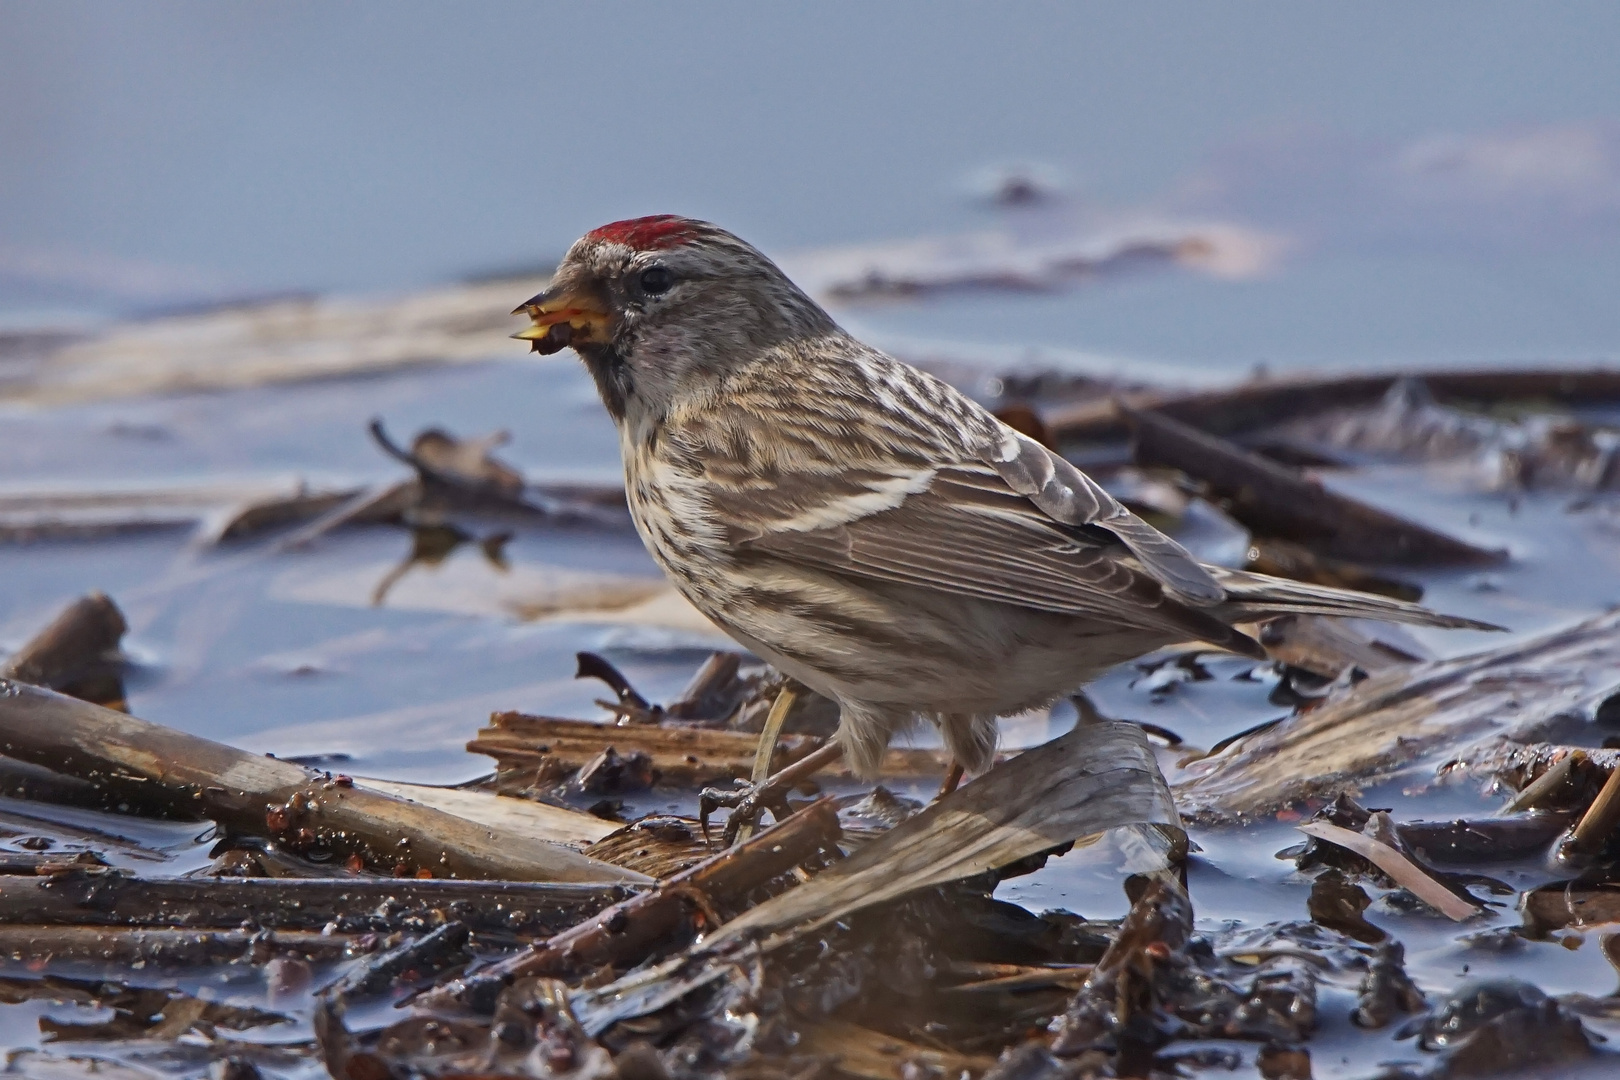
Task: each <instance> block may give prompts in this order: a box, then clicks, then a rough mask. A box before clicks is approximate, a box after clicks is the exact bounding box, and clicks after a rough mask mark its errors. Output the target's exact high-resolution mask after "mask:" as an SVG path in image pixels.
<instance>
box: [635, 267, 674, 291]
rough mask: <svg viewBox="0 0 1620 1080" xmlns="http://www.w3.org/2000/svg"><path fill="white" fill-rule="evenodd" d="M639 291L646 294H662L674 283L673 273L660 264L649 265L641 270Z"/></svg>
mask: <svg viewBox="0 0 1620 1080" xmlns="http://www.w3.org/2000/svg"><path fill="white" fill-rule="evenodd" d="M640 282H641V291H642V292H644V293H646V294H647V295H648V296H662V295H663V294H664V293H667V292H669V287H670V286H671V285H673V284H675V275H674V274H671V273H670V272H669V271H668V270H666V269H665V268H664V267H662V266H649V267H647V269H645V270H643V271H642V272H641V278H640Z"/></svg>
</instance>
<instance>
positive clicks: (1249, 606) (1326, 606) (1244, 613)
mask: <svg viewBox="0 0 1620 1080" xmlns="http://www.w3.org/2000/svg"><path fill="white" fill-rule="evenodd" d="M1210 571H1211V572H1212V573H1213V574H1214V575H1215V580H1217V581H1219V582H1220V583H1221V587H1222V588H1224V589H1225V590H1226V602H1225V603H1223V604H1221V605H1220V606H1219V607H1217V608H1215V609H1214V610H1215V611H1216V612H1218V613H1219V615H1220V617H1221V618H1222V619H1225V620H1229V621H1231V622H1252V621H1255V620H1258V619H1267V618H1271V617H1272V616H1275V615H1339V616H1344V617H1346V618H1357V619H1383V620H1385V621H1387V622H1402V623H1412V624H1414V625H1417V626H1440V627H1445V628H1447V629H1452V630H1503V629H1506V628H1505V627H1501V626H1497V625H1496V624H1494V623H1488V622H1481V621H1479V620H1478V619H1465V618H1463V617H1462V616H1460V615H1444V614H1441V613H1440V612H1438V611H1430V610H1429V609H1428V608H1426V607H1424V606H1422V605H1421V604H1413V603H1409V602H1408V601H1405V600H1395V599H1392V598H1390V597H1388V596H1377V595H1374V594H1372V593H1364V592H1355V591H1353V590H1351V589H1335V588H1333V587H1332V586H1330V585H1310V584H1307V583H1305V582H1303V581H1290V580H1288V579H1287V578H1278V577H1271V576H1270V575H1267V574H1251V573H1249V572H1247V571H1244V570H1227V569H1222V568H1217V567H1210Z"/></svg>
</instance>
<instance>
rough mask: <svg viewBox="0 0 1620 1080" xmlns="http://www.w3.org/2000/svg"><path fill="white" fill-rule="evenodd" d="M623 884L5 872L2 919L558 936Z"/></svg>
mask: <svg viewBox="0 0 1620 1080" xmlns="http://www.w3.org/2000/svg"><path fill="white" fill-rule="evenodd" d="M627 895H629V894H628V890H626V889H624V888H623V887H620V886H600V885H571V884H555V883H549V882H516V881H445V880H440V879H417V878H404V879H400V880H395V879H391V878H354V877H347V878H165V879H159V880H146V879H143V878H131V877H126V876H124V875H123V874H120V873H115V872H106V871H103V872H99V873H97V872H91V871H88V870H85V871H78V870H75V871H72V872H68V873H56V874H53V875H51V876H49V877H23V876H20V875H7V876H0V924H9V923H24V924H32V925H36V926H91V925H93V926H115V927H151V928H159V927H184V928H190V929H209V928H229V929H235V928H238V927H240V926H242V924H243V923H244V922H245V923H248V924H249V925H251V926H253V927H255V928H258V929H264V930H276V931H282V930H309V931H319V930H323V929H325V928H326V927H327V926H328V925H331V926H333V927H334V928H335V930H336V931H338V932H340V933H352V934H364V933H386V932H389V931H392V930H396V929H398V928H399V924H400V922H401V921H402V920H406V919H414V920H423V921H425V922H427V923H429V924H430V925H431V924H432V923H433V922H436V921H443V920H444V919H445V918H446V917H447V915H446V913H450V915H449V917H454V918H456V919H459V920H460V921H462V922H464V923H466V924H467V926H468V927H469V928H471V929H472V930H473V931H475V932H478V933H491V934H512V935H516V936H519V937H537V936H544V935H549V934H555V933H557V932H558V931H560V930H563V929H566V928H567V927H570V926H573V925H575V924H576V923H578V922H579V921H580V920H582V919H586V918H589V917H590V916H592V915H594V914H596V913H597V912H598V911H601V910H602V909H603V908H605V907H607V906H608V905H610V904H614V903H618V902H619V901H621V900H623V899H625V898H626V896H627Z"/></svg>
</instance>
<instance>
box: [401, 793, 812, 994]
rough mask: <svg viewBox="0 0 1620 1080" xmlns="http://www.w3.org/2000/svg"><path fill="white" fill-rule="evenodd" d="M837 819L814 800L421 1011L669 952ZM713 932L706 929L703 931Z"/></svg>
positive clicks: (779, 870) (804, 851)
mask: <svg viewBox="0 0 1620 1080" xmlns="http://www.w3.org/2000/svg"><path fill="white" fill-rule="evenodd" d="M838 832H839V829H838V811H837V810H836V809H835V808H834V806H833V801H832V800H831V799H822V800H820V801H819V802H816V803H814V804H812V805H810V806H808V807H806V808H805V809H803V810H801V811H799V812H798V813H796V814H794V815H793V816H792V817H790V818H788V819H787V820H786V821H782V822H778V823H776V824H775V825H772V826H771V827H770V828H769V829H766V830H765V831H764V832H762V833H760V834H759V835H758V836H756V837H754V838H753V839H751V840H749V841H748V842H747V843H746V844H742V845H739V846H738V847H734V848H727V849H726V850H725V851H722V852H721V853H720V854H718V855H715V856H713V857H712V858H709V859H705V860H704V861H703V862H701V863H699V864H698V865H696V866H694V867H692V868H691V869H690V870H686V871H684V872H682V873H679V874H676V875H675V876H674V877H672V878H669V879H668V880H667V881H662V882H660V883H659V884H658V886H657V887H656V888H654V889H651V890H649V891H647V892H644V893H642V894H641V895H639V896H635V897H632V898H631V899H629V900H626V901H624V902H623V903H620V904H615V905H614V906H612V907H610V908H608V909H606V910H605V911H602V912H600V913H599V914H597V915H595V916H594V917H592V918H590V919H587V920H586V921H584V922H582V923H580V924H579V925H577V926H574V927H572V928H570V929H568V930H565V931H563V932H562V933H560V934H558V935H556V936H555V937H553V938H551V940H549V941H547V942H545V943H544V944H543V945H538V946H536V947H535V948H534V949H532V950H530V951H529V952H525V953H521V954H519V955H517V956H512V957H508V958H506V959H504V960H501V961H498V962H496V963H494V964H491V965H490V966H489V967H487V968H485V969H484V970H482V971H480V972H479V973H478V974H477V975H475V976H472V977H470V978H468V979H463V980H458V981H457V982H456V983H451V984H449V985H448V986H446V987H443V988H441V989H440V990H438V991H435V992H434V993H433V994H432V995H429V996H428V999H426V1000H424V1004H427V1005H431V1004H432V1003H433V1001H434V1000H435V999H436V1000H437V1001H438V1003H439V1004H441V1005H443V1004H449V1001H450V1000H451V999H459V1000H461V1001H463V1002H479V1001H484V1000H485V999H486V995H488V996H490V997H492V996H493V994H492V993H491V991H498V989H499V988H500V987H504V986H507V985H509V984H510V983H512V982H513V981H514V980H516V979H520V978H527V977H529V976H562V975H566V974H570V973H577V972H579V971H582V970H585V969H588V968H594V967H600V966H602V965H605V964H612V965H614V966H615V967H620V968H623V967H628V966H631V965H634V964H637V963H639V962H641V961H642V960H644V959H646V957H647V956H648V955H649V954H650V953H651V952H652V951H653V950H654V949H656V948H658V947H659V946H661V945H665V944H669V943H670V942H671V941H672V939H673V938H674V937H675V936H676V935H677V933H678V932H679V931H680V930H681V929H682V927H683V925H684V924H688V923H690V922H691V921H693V920H694V919H695V921H696V923H697V926H698V927H699V928H702V927H704V926H705V924H708V923H710V922H712V920H713V919H714V917H715V916H714V910H715V909H716V908H720V907H727V906H731V905H734V904H736V903H738V902H739V901H741V899H742V898H743V897H744V896H746V895H747V894H748V893H750V892H753V891H754V890H755V889H757V888H759V887H760V886H762V885H764V884H766V883H767V882H769V881H770V880H771V879H772V878H775V877H778V876H780V875H781V874H785V873H787V872H788V871H789V870H791V869H792V868H793V867H795V866H797V865H799V864H800V863H802V862H804V861H805V860H806V859H808V858H810V857H811V856H813V855H815V854H816V853H817V852H818V851H820V850H822V849H823V848H824V847H827V846H829V845H831V844H833V843H835V842H836V841H837V839H838ZM708 929H713V926H708Z"/></svg>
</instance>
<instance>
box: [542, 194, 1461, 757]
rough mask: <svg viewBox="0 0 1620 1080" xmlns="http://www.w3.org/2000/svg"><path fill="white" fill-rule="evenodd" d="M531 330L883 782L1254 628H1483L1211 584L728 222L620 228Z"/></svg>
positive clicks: (681, 564)
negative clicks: (1062, 699)
mask: <svg viewBox="0 0 1620 1080" xmlns="http://www.w3.org/2000/svg"><path fill="white" fill-rule="evenodd" d="M518 311H520V312H526V313H527V314H528V315H529V316H530V317H531V319H532V320H533V326H531V327H529V328H528V329H526V330H524V331H522V332H521V333H519V334H517V335H516V336H517V337H520V338H524V339H527V340H530V341H532V342H533V346H534V348H535V349H536V350H537V351H539V352H542V353H553V352H556V351H558V350H560V349H562V348H564V347H570V348H573V349H574V350H575V351H576V352H577V353H578V354H579V356H580V357H581V359H583V360H584V362H585V365H586V367H587V368H589V370H590V373H591V375H592V377H594V379H595V380H596V385H597V388H598V389H599V390H600V392H601V396H602V402H603V404H604V405H606V406H607V410H608V412H609V413H611V414H612V417H613V421H614V423H615V424H616V425H617V426H618V431H619V442H620V449H621V452H622V454H623V457H624V471H625V492H626V496H627V498H628V501H629V505H630V511H631V514H632V516H633V517H634V519H635V524H636V528H637V530H638V531H639V532H640V534H641V538H642V540H643V541H644V542H645V543H646V545H647V549H648V550H649V551H650V552H651V553H652V555H653V557H654V559H656V560H657V561H658V564H659V565H660V566H661V567H662V568H663V569H664V572H665V573H667V574H668V575H669V578H670V580H671V581H672V582H673V583H674V585H675V587H676V588H677V589H678V590H680V592H681V593H682V594H683V595H684V596H685V597H686V598H687V599H688V600H690V601H691V602H692V604H693V605H695V606H696V607H697V608H698V610H700V611H701V612H703V614H705V615H706V616H708V617H709V618H710V619H711V620H713V621H714V623H715V624H716V625H718V626H720V627H721V628H723V629H724V630H725V631H726V632H727V633H729V634H730V635H731V636H732V637H734V638H736V639H737V641H739V642H741V643H742V644H743V645H744V646H746V647H747V648H748V649H750V650H752V651H753V652H754V653H755V654H756V655H758V656H759V657H761V658H762V659H764V660H767V661H769V662H770V663H772V664H774V665H776V666H777V667H778V668H780V669H781V670H782V671H784V672H786V673H787V674H789V675H791V676H793V677H794V678H796V679H798V680H799V681H800V682H802V683H804V684H805V685H806V686H809V687H811V688H812V689H814V690H816V691H818V692H820V693H821V694H823V695H825V696H827V697H829V698H831V699H832V700H834V701H836V702H837V703H838V705H839V708H840V710H841V720H840V724H839V728H838V735H837V742H838V743H839V744H841V746H842V748H843V752H844V753H845V755H846V756H847V758H848V760H849V762H850V763H851V765H852V766H853V768H854V769H855V771H856V772H857V773H858V774H860V775H862V776H872V775H874V774H875V773H876V771H877V769H878V765H879V761H880V759H881V757H882V755H883V751H884V749H885V748H886V747H887V746H888V744H889V741H890V738H891V737H892V736H893V735H894V734H895V733H896V732H897V731H899V730H901V729H904V728H906V727H908V726H909V725H911V724H913V723H914V722H916V721H917V720H919V719H926V720H929V721H932V722H933V723H935V724H937V725H938V726H939V728H940V730H941V731H942V733H943V735H944V740H945V743H946V745H947V747H949V749H950V751H951V753H952V754H953V755H955V757H956V759H957V761H958V762H960V763H961V764H962V765H964V766H965V767H966V768H967V769H969V770H972V771H977V770H980V769H983V768H984V767H985V766H987V765H988V764H989V761H990V758H991V754H992V752H993V750H994V748H995V744H996V735H997V725H996V719H997V718H998V717H1001V716H1006V715H1008V714H1011V713H1016V712H1020V711H1023V710H1026V709H1031V708H1035V707H1038V706H1042V705H1046V704H1048V703H1050V702H1052V701H1053V700H1054V699H1056V698H1057V697H1059V696H1061V695H1063V694H1065V693H1068V692H1071V691H1073V690H1074V689H1075V688H1077V687H1078V686H1080V685H1081V684H1082V683H1084V682H1086V681H1087V680H1088V679H1090V678H1092V677H1093V676H1095V675H1097V674H1098V673H1100V672H1101V671H1103V670H1104V669H1106V668H1108V667H1111V666H1113V665H1115V664H1118V663H1121V662H1124V661H1126V660H1130V659H1133V658H1134V657H1137V656H1140V655H1142V654H1144V653H1147V652H1150V651H1152V650H1154V649H1156V648H1159V647H1161V646H1165V645H1170V644H1174V643H1177V642H1183V641H1204V642H1208V643H1210V644H1212V645H1215V646H1218V647H1220V648H1223V649H1229V650H1232V651H1234V652H1238V653H1243V654H1245V655H1249V656H1253V657H1256V658H1264V656H1265V652H1264V650H1263V649H1262V648H1261V647H1260V645H1259V644H1258V643H1256V642H1255V641H1254V640H1253V639H1252V638H1250V637H1248V636H1246V635H1245V634H1243V633H1241V632H1239V631H1238V630H1235V629H1233V627H1232V625H1231V624H1233V623H1235V622H1249V621H1253V620H1256V619H1260V618H1264V617H1267V616H1272V615H1279V614H1284V613H1292V612H1305V613H1323V614H1329V615H1347V616H1362V617H1370V618H1379V619H1396V620H1402V621H1406V622H1413V623H1422V624H1428V625H1433V626H1477V625H1480V624H1475V623H1471V622H1469V621H1468V620H1464V619H1458V618H1454V617H1450V616H1445V615H1439V614H1436V613H1434V612H1431V611H1428V610H1427V609H1425V608H1422V607H1418V606H1416V605H1413V604H1408V603H1403V602H1400V601H1396V600H1390V599H1385V598H1383V597H1379V596H1370V595H1365V594H1361V593H1355V592H1349V591H1345V590H1339V589H1331V588H1324V587H1319V586H1313V585H1305V584H1300V583H1297V582H1293V581H1286V580H1283V579H1279V578H1272V577H1266V576H1263V575H1259V574H1251V573H1244V572H1241V571H1235V570H1227V569H1222V568H1219V567H1214V566H1206V565H1202V564H1200V563H1199V562H1198V560H1197V559H1195V558H1193V557H1192V556H1191V555H1190V554H1189V553H1188V552H1187V551H1186V550H1185V549H1184V548H1182V547H1181V545H1179V544H1177V543H1176V542H1175V541H1174V540H1172V539H1170V538H1169V537H1168V536H1165V535H1164V534H1163V533H1161V532H1159V531H1158V530H1157V529H1155V528H1153V527H1152V526H1151V525H1149V524H1148V523H1147V522H1145V521H1143V520H1142V519H1141V518H1139V517H1137V516H1136V515H1135V514H1133V513H1131V512H1130V511H1129V510H1127V509H1125V508H1124V507H1123V506H1121V505H1120V504H1119V503H1118V502H1117V501H1115V500H1114V499H1113V498H1112V497H1111V496H1110V495H1109V494H1108V493H1107V492H1106V491H1104V490H1103V489H1102V488H1101V487H1100V486H1098V485H1097V484H1096V483H1095V482H1094V481H1092V480H1091V478H1090V477H1088V476H1086V475H1085V474H1084V473H1082V472H1081V471H1080V470H1079V469H1077V468H1075V467H1074V466H1073V465H1072V464H1070V463H1069V462H1068V461H1066V460H1064V459H1063V458H1062V457H1060V456H1058V455H1057V454H1054V453H1052V452H1051V451H1049V450H1047V449H1046V448H1045V447H1043V446H1041V445H1040V444H1039V443H1037V442H1035V441H1034V440H1032V439H1030V438H1028V437H1027V436H1025V435H1022V434H1019V433H1018V432H1016V431H1014V430H1013V429H1012V428H1010V427H1008V426H1007V425H1005V424H1003V423H1002V422H1001V421H999V420H997V419H996V418H995V417H994V416H992V415H991V414H990V413H989V412H988V411H986V410H985V409H983V408H982V407H980V406H979V405H978V404H976V403H975V402H973V401H972V400H970V399H969V398H968V397H966V396H965V395H963V394H961V393H959V392H958V391H957V390H955V389H954V388H952V387H951V386H949V385H947V384H945V383H943V382H941V381H940V380H938V379H936V378H934V377H933V376H931V375H928V374H926V373H924V372H922V371H919V370H918V369H916V368H914V367H911V366H910V365H908V364H905V363H902V362H901V361H899V360H896V359H894V358H893V357H891V356H888V355H886V354H884V353H882V352H879V351H878V350H877V349H874V348H871V347H870V346H867V345H863V344H862V343H861V342H859V341H857V340H855V339H854V338H853V337H851V336H850V335H849V334H847V333H845V332H844V331H843V330H841V329H840V328H839V326H838V324H837V323H835V322H834V321H833V320H832V318H831V316H829V315H828V314H827V313H826V312H825V311H823V310H822V309H821V307H820V306H819V305H817V304H816V302H815V301H814V300H812V299H810V297H809V296H807V295H806V294H805V293H804V292H803V291H802V290H800V289H799V288H798V287H797V286H795V285H794V284H793V282H791V281H789V280H788V278H787V277H786V275H784V274H783V273H782V272H781V271H780V270H779V269H778V268H777V267H776V265H775V264H774V263H772V262H771V261H770V260H769V259H767V258H766V257H765V256H764V255H762V254H761V253H760V252H758V251H756V250H755V249H754V248H753V247H751V246H749V245H748V244H746V243H744V242H743V241H741V240H739V239H738V238H737V237H735V236H733V235H731V234H730V233H728V232H726V231H725V230H724V229H720V228H717V227H716V226H714V225H710V224H708V223H706V222H701V221H693V220H690V219H686V218H680V217H672V216H660V217H647V218H637V219H635V220H631V221H619V222H614V223H613V224H611V225H604V226H603V227H601V228H599V229H596V230H595V231H593V232H590V233H588V234H586V235H585V236H584V237H583V238H581V239H580V240H579V241H578V242H577V243H575V244H574V246H573V247H572V248H570V249H569V251H568V254H567V256H566V257H565V258H564V259H563V261H562V264H561V265H560V266H559V267H558V268H557V273H556V276H555V278H554V279H553V281H552V283H551V285H550V287H549V288H548V289H546V291H544V292H542V293H540V294H539V295H538V296H535V297H534V298H532V299H530V300H529V301H528V302H527V303H525V304H523V305H521V306H520V307H519V308H518ZM516 313H517V312H514V314H516Z"/></svg>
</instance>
